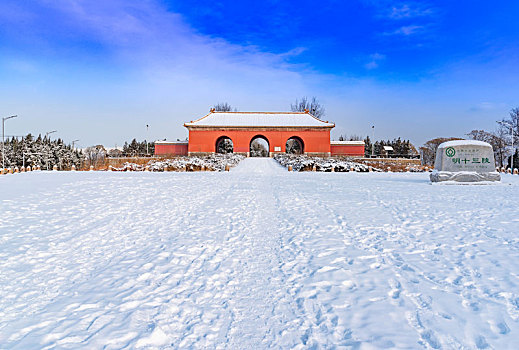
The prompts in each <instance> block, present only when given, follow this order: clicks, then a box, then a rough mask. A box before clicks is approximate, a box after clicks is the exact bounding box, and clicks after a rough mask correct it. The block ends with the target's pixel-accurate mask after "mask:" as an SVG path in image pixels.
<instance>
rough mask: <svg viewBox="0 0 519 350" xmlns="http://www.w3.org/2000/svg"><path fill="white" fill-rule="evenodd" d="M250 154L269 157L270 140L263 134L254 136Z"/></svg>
mask: <svg viewBox="0 0 519 350" xmlns="http://www.w3.org/2000/svg"><path fill="white" fill-rule="evenodd" d="M249 154H250V156H251V157H268V156H269V155H270V145H269V140H267V138H266V137H265V136H262V135H257V136H254V137H253V138H252V140H251V141H250V146H249Z"/></svg>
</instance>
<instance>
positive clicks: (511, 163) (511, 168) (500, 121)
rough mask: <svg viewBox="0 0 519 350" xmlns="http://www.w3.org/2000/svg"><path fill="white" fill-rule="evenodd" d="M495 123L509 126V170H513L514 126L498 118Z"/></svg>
mask: <svg viewBox="0 0 519 350" xmlns="http://www.w3.org/2000/svg"><path fill="white" fill-rule="evenodd" d="M497 123H498V124H499V125H502V126H508V127H510V135H511V136H512V157H511V158H510V171H511V172H512V173H513V172H514V155H515V149H514V126H513V125H512V123H507V122H506V121H503V120H498V121H497Z"/></svg>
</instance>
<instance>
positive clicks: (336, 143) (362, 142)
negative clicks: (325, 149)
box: [330, 141, 364, 146]
mask: <svg viewBox="0 0 519 350" xmlns="http://www.w3.org/2000/svg"><path fill="white" fill-rule="evenodd" d="M330 144H331V145H361V146H363V145H364V141H330Z"/></svg>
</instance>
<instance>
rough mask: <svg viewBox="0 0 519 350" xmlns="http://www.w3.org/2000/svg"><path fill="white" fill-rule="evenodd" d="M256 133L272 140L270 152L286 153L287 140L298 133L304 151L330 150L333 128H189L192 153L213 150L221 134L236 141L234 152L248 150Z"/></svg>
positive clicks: (326, 151) (322, 151) (324, 151)
mask: <svg viewBox="0 0 519 350" xmlns="http://www.w3.org/2000/svg"><path fill="white" fill-rule="evenodd" d="M257 135H261V136H264V137H265V138H266V139H267V140H268V142H269V148H270V152H272V153H285V146H286V142H287V140H288V139H289V138H291V137H294V136H297V137H299V138H300V139H301V140H303V143H304V145H303V149H304V152H305V153H314V154H316V153H319V154H326V155H329V154H330V129H329V128H319V129H312V128H306V129H305V128H300V129H292V130H291V129H285V128H282V129H254V130H247V129H229V130H214V129H190V130H189V149H188V151H189V154H191V153H213V152H215V150H216V141H217V140H218V138H220V137H221V136H227V137H229V138H230V139H231V140H232V142H233V147H234V153H247V152H249V149H250V142H251V140H252V138H254V137H255V136H257ZM275 147H281V151H277V152H276V151H275Z"/></svg>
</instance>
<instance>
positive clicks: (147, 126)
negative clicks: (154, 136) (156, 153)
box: [146, 124, 150, 155]
mask: <svg viewBox="0 0 519 350" xmlns="http://www.w3.org/2000/svg"><path fill="white" fill-rule="evenodd" d="M149 127H150V126H149V125H148V124H146V139H147V138H148V128H149ZM146 155H148V140H146Z"/></svg>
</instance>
